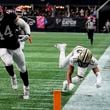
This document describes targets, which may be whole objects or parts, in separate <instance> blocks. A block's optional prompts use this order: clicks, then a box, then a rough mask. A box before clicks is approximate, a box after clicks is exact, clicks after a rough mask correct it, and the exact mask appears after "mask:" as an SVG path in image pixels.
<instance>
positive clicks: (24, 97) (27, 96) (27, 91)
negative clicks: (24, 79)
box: [23, 86, 29, 100]
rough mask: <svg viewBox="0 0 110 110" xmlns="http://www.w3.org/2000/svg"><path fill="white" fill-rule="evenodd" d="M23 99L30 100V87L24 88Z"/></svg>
mask: <svg viewBox="0 0 110 110" xmlns="http://www.w3.org/2000/svg"><path fill="white" fill-rule="evenodd" d="M23 92H24V94H23V99H26V100H27V99H29V87H28V86H23Z"/></svg>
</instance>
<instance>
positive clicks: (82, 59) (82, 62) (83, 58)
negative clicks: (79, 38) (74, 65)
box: [78, 48, 92, 68]
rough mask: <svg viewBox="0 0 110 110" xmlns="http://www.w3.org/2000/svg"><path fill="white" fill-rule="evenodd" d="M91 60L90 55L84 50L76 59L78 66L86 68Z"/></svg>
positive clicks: (87, 50) (88, 51)
mask: <svg viewBox="0 0 110 110" xmlns="http://www.w3.org/2000/svg"><path fill="white" fill-rule="evenodd" d="M91 59H92V53H91V51H90V50H89V49H87V48H84V49H83V50H82V52H81V53H80V55H79V57H78V66H80V67H84V68H85V67H87V66H88V65H89V64H90V61H91Z"/></svg>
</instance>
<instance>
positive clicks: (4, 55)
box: [0, 48, 17, 89]
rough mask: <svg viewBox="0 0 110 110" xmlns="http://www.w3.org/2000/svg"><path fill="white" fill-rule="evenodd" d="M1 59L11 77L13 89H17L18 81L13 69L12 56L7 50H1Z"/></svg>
mask: <svg viewBox="0 0 110 110" xmlns="http://www.w3.org/2000/svg"><path fill="white" fill-rule="evenodd" d="M0 58H1V60H2V62H3V63H4V65H5V68H6V70H7V72H8V73H9V75H10V78H11V85H12V88H13V89H17V79H16V74H15V73H14V69H13V59H12V55H11V54H10V53H9V52H8V50H7V49H4V48H1V49H0Z"/></svg>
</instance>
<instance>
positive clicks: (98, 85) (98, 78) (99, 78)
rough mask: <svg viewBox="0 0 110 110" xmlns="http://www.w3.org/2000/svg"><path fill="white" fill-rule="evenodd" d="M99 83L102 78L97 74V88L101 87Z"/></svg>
mask: <svg viewBox="0 0 110 110" xmlns="http://www.w3.org/2000/svg"><path fill="white" fill-rule="evenodd" d="M101 81H102V78H101V75H100V73H99V74H97V82H96V87H97V88H99V87H101Z"/></svg>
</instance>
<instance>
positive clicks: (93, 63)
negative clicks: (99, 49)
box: [69, 46, 98, 68]
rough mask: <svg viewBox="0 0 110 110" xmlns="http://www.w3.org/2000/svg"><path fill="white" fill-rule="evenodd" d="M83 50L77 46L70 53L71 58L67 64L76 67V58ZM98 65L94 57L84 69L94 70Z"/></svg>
mask: <svg viewBox="0 0 110 110" xmlns="http://www.w3.org/2000/svg"><path fill="white" fill-rule="evenodd" d="M83 49H84V47H82V46H77V47H76V48H74V49H73V51H72V56H71V57H70V59H69V64H70V65H72V66H74V65H78V56H79V54H80V53H81V51H82V50H83ZM97 65H98V61H97V60H96V59H95V57H92V59H91V61H90V63H89V65H88V66H87V67H86V68H94V67H96V66H97Z"/></svg>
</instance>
